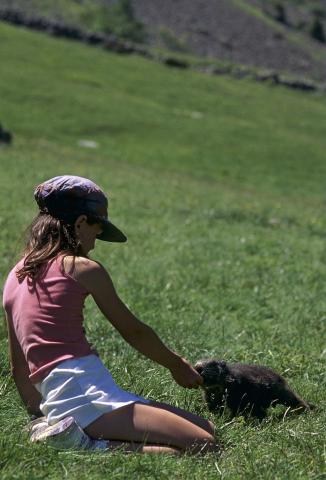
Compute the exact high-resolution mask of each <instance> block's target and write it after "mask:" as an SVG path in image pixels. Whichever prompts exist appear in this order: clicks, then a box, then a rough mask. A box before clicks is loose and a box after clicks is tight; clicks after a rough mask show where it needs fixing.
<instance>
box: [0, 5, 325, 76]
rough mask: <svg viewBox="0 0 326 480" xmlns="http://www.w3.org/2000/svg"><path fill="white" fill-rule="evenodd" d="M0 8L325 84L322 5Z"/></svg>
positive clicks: (52, 6) (50, 6)
mask: <svg viewBox="0 0 326 480" xmlns="http://www.w3.org/2000/svg"><path fill="white" fill-rule="evenodd" d="M2 8H10V9H12V8H14V9H15V8H18V9H19V10H21V11H22V12H24V14H25V15H27V16H28V17H30V16H33V15H36V16H39V15H41V16H43V17H44V18H48V19H52V20H59V21H61V22H64V23H66V24H73V25H77V26H79V27H82V28H83V29H88V30H92V31H94V30H95V31H101V32H106V33H113V34H115V35H117V36H118V37H120V38H124V39H129V40H132V41H135V42H138V43H144V44H145V45H146V46H147V48H153V47H155V49H156V48H159V49H164V50H166V49H168V50H172V51H173V52H174V53H175V52H177V53H179V54H180V52H181V53H182V54H187V55H189V54H191V55H194V56H197V57H199V58H205V59H206V60H207V61H210V62H213V61H214V59H215V60H219V61H223V62H227V63H229V64H232V65H247V66H250V67H251V68H265V69H266V68H267V69H272V70H276V71H278V72H283V73H287V74H292V75H295V76H299V77H304V78H312V79H315V80H318V81H319V82H322V83H324V82H325V68H324V58H325V50H326V47H325V41H326V40H325V31H326V23H325V22H326V21H325V13H324V8H323V2H322V0H314V1H309V2H307V1H303V2H299V3H298V2H297V3H294V2H291V1H286V0H281V1H278V2H276V1H274V0H269V1H266V0H264V1H261V0H219V1H218V2H216V0H206V1H205V2H204V3H203V2H201V0H193V1H192V2H188V1H187V0H178V3H177V4H176V3H175V1H174V0H165V1H164V2H161V1H160V0H83V1H79V0H56V1H54V0H42V1H40V0H29V1H28V2H26V1H25V0H0V9H2ZM280 9H281V12H283V14H282V15H281V17H280V13H279V12H280ZM316 22H317V23H316ZM313 32H314V33H313ZM316 35H317V38H319V41H317V40H316Z"/></svg>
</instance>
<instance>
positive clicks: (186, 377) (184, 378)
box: [170, 357, 203, 388]
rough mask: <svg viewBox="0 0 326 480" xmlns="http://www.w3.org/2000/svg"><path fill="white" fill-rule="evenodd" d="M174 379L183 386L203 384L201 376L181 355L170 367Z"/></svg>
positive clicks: (190, 386) (194, 386)
mask: <svg viewBox="0 0 326 480" xmlns="http://www.w3.org/2000/svg"><path fill="white" fill-rule="evenodd" d="M170 372H171V374H172V377H173V378H174V380H175V381H176V382H177V383H178V384H179V385H180V386H181V387H184V388H198V387H199V386H201V385H202V384H203V378H202V376H201V375H200V374H199V373H198V372H197V371H196V370H195V369H194V368H193V367H192V365H190V363H189V362H187V360H185V359H184V358H182V357H179V358H178V361H177V362H176V363H175V364H174V365H173V366H172V367H170Z"/></svg>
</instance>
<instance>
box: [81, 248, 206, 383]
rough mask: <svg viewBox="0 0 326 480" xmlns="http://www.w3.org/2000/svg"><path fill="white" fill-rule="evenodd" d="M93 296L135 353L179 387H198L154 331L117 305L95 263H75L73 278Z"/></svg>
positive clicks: (110, 286) (109, 284) (187, 367)
mask: <svg viewBox="0 0 326 480" xmlns="http://www.w3.org/2000/svg"><path fill="white" fill-rule="evenodd" d="M74 276H75V277H76V280H77V281H79V282H80V283H81V284H82V285H83V286H84V287H85V288H86V289H87V290H88V291H89V292H90V293H91V295H92V296H93V298H94V300H95V302H96V303H97V305H98V307H99V308H100V310H101V311H102V313H103V314H104V315H105V316H106V318H107V319H108V320H109V321H110V322H111V323H112V325H113V326H114V327H115V328H116V329H117V330H118V332H119V333H120V334H121V336H122V337H123V338H124V339H125V340H126V341H127V342H128V343H129V344H130V345H131V346H132V347H134V348H135V349H136V350H138V351H139V352H140V353H142V354H143V355H145V356H146V357H148V358H149V359H151V360H154V361H155V362H157V363H159V364H160V365H163V366H164V367H166V368H168V369H169V370H170V371H171V374H172V376H173V378H174V379H175V381H176V382H177V383H178V384H179V385H181V386H182V387H187V388H197V387H198V386H199V385H201V384H202V377H201V376H200V375H199V373H198V372H197V371H196V370H195V369H194V368H193V367H192V366H191V365H190V364H189V363H188V362H187V360H185V359H184V358H182V357H180V356H179V355H178V354H176V353H175V352H173V351H172V350H170V349H169V348H168V347H166V346H165V345H164V343H163V342H162V341H161V340H160V338H159V337H158V335H157V334H156V333H155V331H154V330H153V329H152V328H151V327H149V326H148V325H146V324H145V323H143V322H141V321H140V320H138V319H137V318H136V317H135V315H133V313H132V312H131V311H130V310H129V309H128V307H127V306H126V305H125V304H124V303H123V302H122V301H121V299H120V298H119V296H118V294H117V293H116V291H115V288H114V286H113V283H112V280H111V278H110V275H109V274H108V272H107V271H106V270H105V269H104V268H103V267H102V266H101V265H100V264H98V263H97V262H94V261H92V260H89V259H85V258H83V259H81V258H80V259H79V260H78V261H77V262H76V270H75V275H74Z"/></svg>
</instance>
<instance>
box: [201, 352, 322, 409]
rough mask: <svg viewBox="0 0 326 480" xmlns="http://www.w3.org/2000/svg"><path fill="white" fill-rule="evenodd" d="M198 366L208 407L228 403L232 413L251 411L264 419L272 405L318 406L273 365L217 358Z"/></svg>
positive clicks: (216, 406) (216, 407) (309, 407)
mask: <svg viewBox="0 0 326 480" xmlns="http://www.w3.org/2000/svg"><path fill="white" fill-rule="evenodd" d="M195 369H196V370H197V372H198V373H200V375H201V376H202V377H203V380H204V384H203V389H204V393H205V400H206V402H207V406H208V409H209V410H210V411H211V412H218V411H219V410H220V409H221V408H223V407H224V406H225V405H226V406H227V407H228V408H229V409H230V410H231V413H232V415H238V414H241V413H248V414H251V415H252V416H254V417H257V418H260V419H262V418H264V417H265V416H266V413H267V412H266V410H267V408H268V407H270V406H271V405H272V406H275V405H277V404H282V405H286V406H287V407H291V408H295V409H298V411H299V412H300V411H301V412H302V411H304V410H310V409H312V408H314V405H312V404H309V403H308V402H305V401H304V400H303V399H302V398H300V397H299V395H297V394H296V393H295V392H294V391H293V390H291V388H290V387H289V385H288V384H287V382H286V380H285V379H284V378H283V377H282V376H281V375H279V374H278V373H276V372H274V371H273V370H271V369H270V368H267V367H263V366H261V365H246V364H244V363H226V362H224V361H220V360H216V359H208V360H200V361H198V362H197V363H196V364H195Z"/></svg>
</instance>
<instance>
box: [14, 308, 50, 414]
mask: <svg viewBox="0 0 326 480" xmlns="http://www.w3.org/2000/svg"><path fill="white" fill-rule="evenodd" d="M6 322H7V328H8V339H9V356H10V365H11V373H12V376H13V377H14V381H15V384H16V387H17V390H18V393H19V395H20V397H21V399H22V401H23V403H24V405H25V407H26V409H27V411H28V413H30V414H31V415H37V416H41V415H42V412H41V411H40V403H41V395H40V393H39V392H38V391H37V390H36V388H35V387H34V385H33V384H32V382H31V381H30V379H29V369H28V365H27V362H26V360H25V357H24V354H23V351H22V349H21V346H20V345H19V342H18V340H17V337H16V334H15V331H14V329H13V326H12V322H11V319H10V318H8V317H7V314H6Z"/></svg>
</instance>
